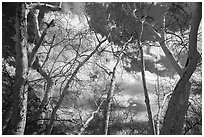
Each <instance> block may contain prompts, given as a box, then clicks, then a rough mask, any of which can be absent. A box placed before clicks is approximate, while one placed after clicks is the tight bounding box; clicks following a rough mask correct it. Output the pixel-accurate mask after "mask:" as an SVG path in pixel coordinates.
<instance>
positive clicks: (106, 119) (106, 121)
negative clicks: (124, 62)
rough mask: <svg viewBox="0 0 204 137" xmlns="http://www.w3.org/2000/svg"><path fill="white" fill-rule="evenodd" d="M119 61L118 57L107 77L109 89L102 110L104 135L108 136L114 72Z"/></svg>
mask: <svg viewBox="0 0 204 137" xmlns="http://www.w3.org/2000/svg"><path fill="white" fill-rule="evenodd" d="M119 61H120V58H119V57H118V59H117V61H116V64H115V66H114V68H113V71H112V72H109V75H111V81H110V87H109V90H108V93H107V98H106V108H105V110H104V121H103V132H104V133H103V134H104V135H108V125H109V119H110V111H111V104H112V98H113V93H114V89H115V71H116V68H117V65H118V63H119Z"/></svg>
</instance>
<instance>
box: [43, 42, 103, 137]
mask: <svg viewBox="0 0 204 137" xmlns="http://www.w3.org/2000/svg"><path fill="white" fill-rule="evenodd" d="M105 41H106V39H104V40H102V41H99V43H98V45H97V46H96V48H95V49H94V50H93V51H92V52H91V54H89V55H88V56H87V57H86V58H85V59H84V60H83V61H82V62H81V63H80V64H79V65H78V66H77V68H76V69H75V71H74V72H73V74H72V75H71V77H70V78H69V80H68V81H67V83H66V85H65V87H64V88H63V91H62V94H61V95H60V98H59V101H58V102H57V104H56V106H55V107H54V108H53V110H52V114H51V118H50V122H49V124H48V126H47V128H46V131H45V132H46V133H45V134H47V135H50V134H51V132H52V128H53V124H54V121H55V117H56V112H57V110H58V109H59V108H60V106H61V104H62V102H63V99H64V97H65V95H68V94H69V87H70V84H71V82H72V81H73V79H74V77H75V76H76V75H77V73H78V72H79V70H80V69H81V67H82V66H83V65H84V64H85V63H86V62H87V61H88V60H89V59H90V58H91V57H92V56H93V55H94V54H95V53H96V52H97V51H98V49H99V47H100V46H101V45H102V44H103V43H104V42H105Z"/></svg>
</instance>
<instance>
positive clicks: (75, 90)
mask: <svg viewBox="0 0 204 137" xmlns="http://www.w3.org/2000/svg"><path fill="white" fill-rule="evenodd" d="M27 4H28V5H29V4H30V3H27ZM35 4H45V3H35ZM46 4H50V5H53V6H59V3H53V2H46ZM41 6H42V7H41V8H39V7H40V6H39V7H37V9H38V10H39V15H38V23H39V24H38V25H39V27H40V32H41V33H42V32H43V31H44V30H45V28H46V26H47V23H49V22H50V21H51V20H52V19H54V21H55V22H54V24H55V26H53V27H51V28H49V29H48V31H47V34H46V36H45V38H44V39H43V41H42V43H41V45H40V47H39V49H38V52H37V54H36V60H37V59H38V61H39V64H37V65H38V67H36V68H35V67H32V68H30V70H29V75H28V79H27V81H26V84H27V85H28V86H29V88H28V91H26V92H28V102H27V103H28V104H27V121H26V127H25V133H24V134H27V135H31V134H37V135H40V134H45V129H46V128H47V126H48V124H49V121H50V119H51V112H52V111H53V108H54V107H55V106H56V104H57V102H58V101H59V98H60V95H62V91H63V87H64V86H65V85H66V82H67V80H68V79H69V78H70V77H71V76H72V75H73V72H74V71H75V69H76V68H77V66H78V65H79V64H80V63H81V62H82V61H83V60H84V59H85V58H86V57H87V56H88V55H90V53H91V51H93V49H94V48H95V47H96V45H97V43H98V42H99V41H98V40H101V38H105V37H106V38H107V39H108V41H107V43H104V44H103V45H102V46H101V47H100V48H99V49H98V51H97V52H96V54H94V55H93V56H92V58H90V60H89V61H87V62H86V63H85V64H84V65H83V66H82V67H81V68H80V70H79V72H78V73H77V75H75V76H74V78H73V81H72V82H71V84H70V86H69V88H68V89H67V90H69V91H68V92H67V93H66V94H64V95H63V96H64V100H63V101H62V105H61V106H60V109H59V110H58V111H57V112H56V117H55V119H54V121H55V122H54V125H53V129H52V132H51V134H52V135H65V134H78V133H79V132H80V128H81V127H82V126H83V125H84V123H85V122H86V120H87V119H88V118H89V116H90V115H91V114H92V112H94V111H95V110H97V108H98V107H99V104H100V103H101V102H102V101H103V103H102V105H101V106H100V109H99V112H98V113H96V114H94V118H93V119H92V120H91V121H90V123H89V124H88V126H87V128H86V129H85V131H84V133H83V134H85V135H102V134H103V120H104V110H105V108H106V101H104V100H105V98H106V96H107V91H108V89H109V87H110V76H111V68H112V64H114V63H113V62H115V59H116V58H117V57H116V56H114V55H115V54H116V53H117V52H118V51H119V50H121V49H122V48H124V44H125V43H126V42H127V41H129V40H130V39H131V38H132V39H131V41H129V44H127V47H125V48H124V51H123V56H122V57H121V60H120V63H119V64H120V65H119V66H118V70H117V71H116V77H117V78H116V87H115V91H114V93H115V94H114V97H113V103H112V105H111V116H110V122H109V134H110V135H115V134H120V135H121V134H122V135H141V134H142V135H145V134H147V127H148V123H147V121H146V120H144V121H143V120H141V119H138V117H139V114H140V113H141V112H145V111H146V108H145V106H144V101H143V100H142V99H141V98H143V97H141V96H140V95H139V93H136V92H137V91H138V90H139V87H137V84H138V83H136V82H138V81H139V80H138V79H139V78H138V79H137V78H134V82H133V83H131V79H130V77H128V78H127V79H128V80H127V82H125V81H123V78H122V76H123V75H124V74H128V75H131V74H138V72H140V69H141V64H140V63H141V60H140V54H139V48H138V45H137V44H136V42H137V40H138V37H139V34H140V32H141V25H142V21H145V22H146V24H145V25H144V31H143V35H142V44H143V48H144V49H145V50H144V51H145V56H144V60H145V67H146V71H148V72H149V73H151V74H154V75H157V76H158V78H157V81H156V82H158V85H157V86H158V87H157V88H158V90H159V92H160V94H158V96H159V97H158V98H157V99H155V97H153V96H155V95H154V89H153V88H152V89H151V91H150V95H151V97H152V98H153V101H152V100H151V101H152V102H151V103H154V101H155V100H156V101H158V102H159V104H162V103H161V102H162V101H163V100H162V98H163V96H164V95H165V94H166V92H168V93H169V92H170V91H171V90H172V89H173V88H172V87H173V86H174V83H173V82H172V81H171V79H174V81H176V78H175V77H177V76H176V75H175V74H176V73H175V70H173V67H172V66H170V63H169V62H168V61H167V58H166V57H165V56H163V55H159V56H156V55H155V54H153V53H152V52H150V50H151V47H158V46H157V45H158V44H157V42H156V41H157V39H156V38H155V37H154V35H153V34H152V31H151V30H150V27H149V26H151V27H152V28H153V29H154V30H155V31H156V32H157V33H161V32H162V26H163V14H164V13H166V14H165V19H166V20H165V27H166V30H165V31H166V33H167V32H168V33H167V38H168V42H169V43H170V44H168V47H169V49H170V51H171V52H172V53H173V55H174V56H175V58H176V59H177V60H178V62H179V63H180V64H181V65H182V66H185V61H186V54H187V51H188V49H187V48H186V45H187V44H188V35H189V24H190V20H191V11H190V10H189V9H190V8H189V3H132V2H124V3H123V2H121V3H112V2H111V3H108V2H106V3H101V2H100V3H85V16H86V17H87V20H88V25H89V27H90V28H89V27H87V24H83V25H81V26H80V25H78V26H74V25H75V24H74V25H73V24H72V23H73V22H74V21H76V20H74V17H71V16H69V14H63V13H61V12H58V10H59V9H56V10H55V9H54V8H53V9H52V10H51V8H45V7H46V5H41ZM14 10H16V3H2V51H3V52H2V58H3V59H2V115H5V114H6V112H8V110H10V109H11V103H12V101H13V100H12V97H13V93H12V88H13V85H14V78H15V74H14V70H15V54H16V53H15V48H14V47H15V43H16V42H15V41H16V38H15V31H14V30H15V15H16V13H15V12H13V11H14ZM33 13H34V12H29V14H28V22H27V23H28V26H27V29H28V42H29V44H28V49H32V48H33V46H35V44H36V43H37V41H36V40H37V39H36V37H37V34H36V30H35V24H34V22H33V19H34V16H33ZM75 19H76V18H75ZM73 20H74V21H73ZM76 22H77V21H76ZM36 62H37V61H36ZM200 63H202V60H200ZM158 64H159V65H161V66H162V67H161V68H162V69H159V68H158ZM39 66H40V67H39ZM39 69H40V70H41V73H40V71H39ZM198 71H200V70H197V72H198ZM42 72H43V73H42ZM42 74H46V76H47V77H49V78H50V79H51V80H52V82H53V87H52V88H51V93H50V94H51V97H50V98H49V102H48V104H46V106H45V108H44V109H43V114H44V115H43V116H44V117H42V118H36V116H37V113H38V110H39V107H40V105H41V104H42V99H43V97H44V96H45V93H46V89H47V85H48V81H47V79H46V78H47V77H46V76H45V75H42ZM195 77H197V74H195ZM160 78H161V79H162V80H161V79H160ZM155 79H156V78H155ZM163 79H167V80H169V79H170V80H169V81H170V82H169V83H170V84H169V85H172V87H170V86H168V87H167V86H166V85H165V84H166V83H165V82H164V80H163ZM201 79H202V78H201ZM167 80H166V81H167ZM135 81H136V82H135ZM128 84H129V85H131V84H132V85H134V84H135V85H134V86H132V85H131V86H132V87H133V88H134V89H132V90H134V93H133V92H131V93H130V95H129V98H127V96H125V95H126V94H129V93H126V92H129V91H128V90H129V89H128V86H127V85H128ZM162 84H164V85H165V86H164V85H162ZM151 87H152V85H151ZM155 87H156V86H155ZM137 88H138V89H137ZM156 90H157V89H156ZM137 95H138V96H137ZM201 96H202V80H201V81H200V80H197V79H196V78H192V89H191V100H189V107H188V113H187V116H186V119H185V126H184V129H183V132H184V133H185V134H201V133H202V130H201V129H202V122H201V121H202V109H201V108H202V103H201V102H202V100H201V98H200V97H201ZM117 97H118V98H117ZM119 97H120V98H122V101H121V99H119ZM124 100H125V101H124ZM141 100H142V101H141ZM120 101H121V102H120ZM156 101H155V102H156ZM124 102H125V103H124ZM161 107H164V108H165V109H166V106H161ZM156 109H157V108H156V107H155V110H154V109H153V110H152V111H154V112H156ZM165 109H163V111H164V110H165ZM163 111H162V113H164V112H163ZM160 121H162V120H161V119H160ZM5 124H6V122H4V121H3V123H2V125H3V126H4V125H5Z"/></svg>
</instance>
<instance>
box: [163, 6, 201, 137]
mask: <svg viewBox="0 0 204 137" xmlns="http://www.w3.org/2000/svg"><path fill="white" fill-rule="evenodd" d="M194 4H195V6H196V8H195V10H194V12H193V16H192V17H193V19H192V23H191V30H190V35H189V53H188V59H189V63H188V65H187V67H186V68H185V69H184V72H183V75H182V76H181V78H180V80H179V81H178V83H177V85H176V87H175V88H174V91H173V93H172V96H171V99H170V101H169V104H168V108H167V111H166V114H165V117H164V124H163V127H162V129H161V134H165V135H167V134H182V133H183V123H184V119H185V115H186V111H187V105H188V98H189V94H190V93H189V91H187V90H186V89H187V88H188V86H190V84H189V79H190V77H191V75H192V74H193V72H194V71H195V69H196V67H197V62H198V60H199V58H200V54H199V53H198V51H197V32H198V28H199V24H200V21H201V18H202V3H194Z"/></svg>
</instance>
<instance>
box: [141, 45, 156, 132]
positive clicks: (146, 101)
mask: <svg viewBox="0 0 204 137" xmlns="http://www.w3.org/2000/svg"><path fill="white" fill-rule="evenodd" d="M138 44H139V49H140V54H141V68H140V69H141V74H142V83H143V89H144V96H145V104H146V107H147V113H148V119H149V121H148V124H149V130H148V134H149V135H154V134H155V131H154V122H153V119H152V111H151V107H150V101H149V95H148V90H147V84H146V79H145V61H144V56H143V49H142V46H141V44H140V43H139V42H138Z"/></svg>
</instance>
